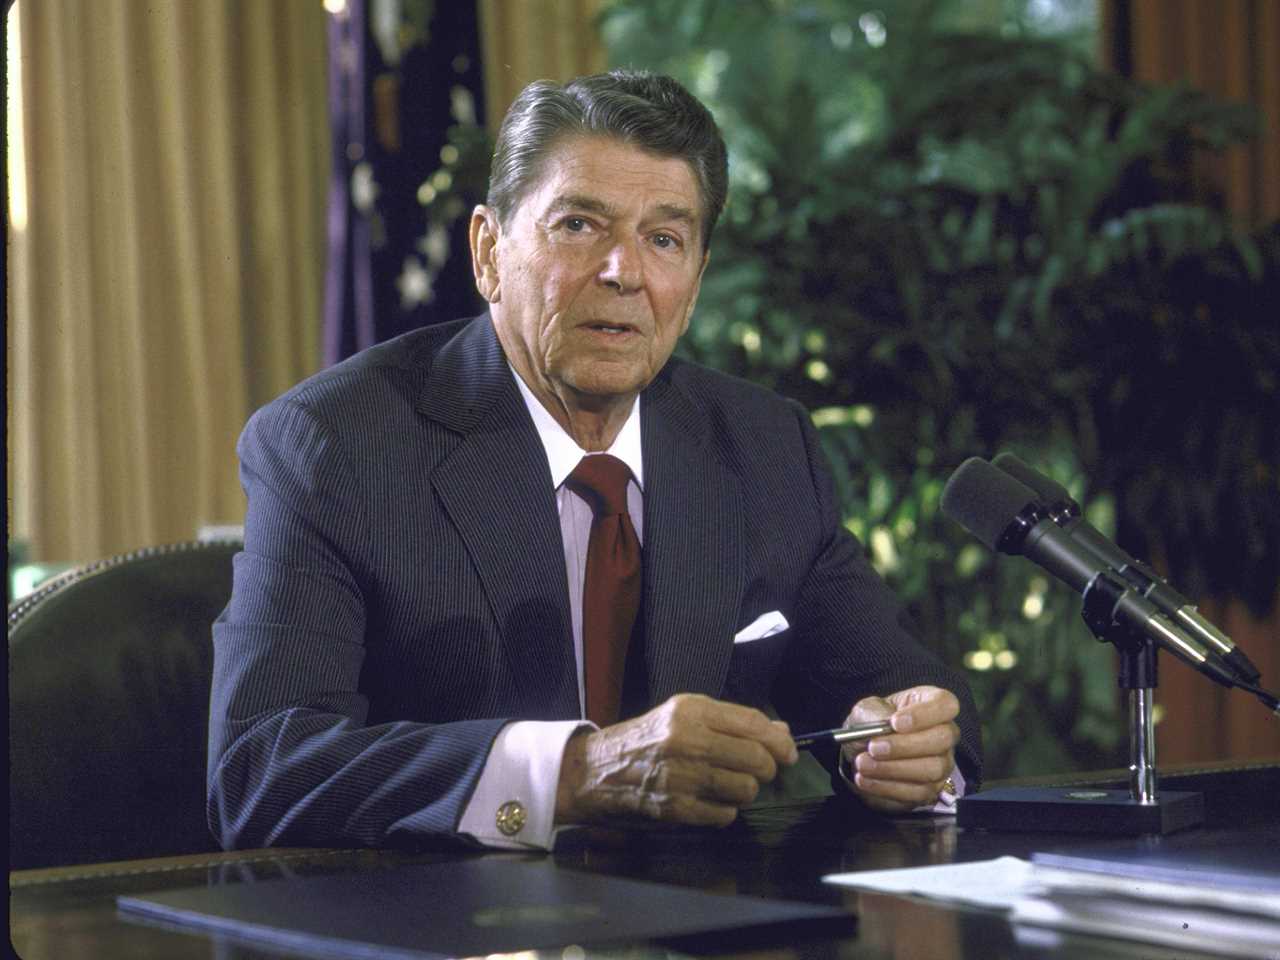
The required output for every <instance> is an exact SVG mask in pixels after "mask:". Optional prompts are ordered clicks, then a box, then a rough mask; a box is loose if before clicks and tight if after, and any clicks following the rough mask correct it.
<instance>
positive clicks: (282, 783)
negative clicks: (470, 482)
mask: <svg viewBox="0 0 1280 960" xmlns="http://www.w3.org/2000/svg"><path fill="white" fill-rule="evenodd" d="M238 452H239V455H240V462H241V482H242V484H243V486H244V489H245V493H246V495H247V497H248V512H247V514H246V518H245V545H244V550H243V552H241V553H240V554H238V555H237V556H236V559H235V575H234V586H233V591H232V597H231V601H230V603H229V604H228V606H227V608H226V610H224V611H223V613H222V615H221V616H220V617H219V618H218V621H217V622H216V623H215V625H214V628H213V649H214V656H213V680H212V695H211V701H210V716H209V757H208V782H207V787H208V819H209V825H210V829H211V830H212V831H213V834H214V836H215V837H217V838H218V839H219V841H220V842H221V843H222V845H223V846H224V847H225V848H227V849H232V848H240V847H259V846H271V845H289V844H292V845H301V846H320V845H346V846H350V845H366V846H380V845H388V844H397V843H408V842H416V841H421V840H423V839H426V838H433V837H435V838H444V837H453V836H454V835H455V834H454V832H455V830H456V827H457V823H458V819H459V817H460V816H461V812H462V810H463V808H464V807H465V805H466V802H467V800H468V798H469V797H470V795H471V791H472V790H473V789H474V786H475V783H476V781H477V779H478V778H479V776H480V772H481V770H482V769H483V766H484V763H485V759H486V757H487V755H488V751H489V748H490V745H491V744H492V742H493V739H494V737H495V736H496V735H497V734H498V732H499V730H501V729H502V727H503V726H504V724H505V723H506V721H505V720H502V719H493V720H489V719H486V720H473V721H461V722H452V723H444V724H423V723H410V722H393V723H383V724H378V725H373V726H369V725H366V722H365V721H366V718H367V715H368V701H367V699H366V698H365V697H364V696H362V695H361V693H360V692H359V678H360V671H361V667H362V664H363V662H364V655H365V648H364V634H365V593H364V583H363V576H362V571H361V569H360V561H359V557H360V556H361V554H362V546H363V545H364V541H363V540H362V531H367V529H368V528H367V527H366V526H365V513H364V510H365V507H364V504H363V503H362V500H363V498H362V496H361V491H360V486H359V483H358V482H357V479H356V474H355V472H354V470H353V469H352V468H351V465H350V464H349V463H347V462H346V461H345V460H344V456H343V451H342V450H341V449H339V444H338V443H337V441H336V439H335V438H334V436H333V434H332V433H331V432H330V431H329V430H328V429H326V427H325V426H324V424H323V423H322V422H321V421H320V420H319V419H318V418H317V417H316V416H315V415H314V414H312V413H311V412H310V411H309V410H308V409H307V408H306V407H304V406H302V405H301V404H299V403H297V402H295V401H290V400H287V399H285V400H280V401H276V402H275V403H273V404H271V405H269V406H268V407H266V408H264V409H263V410H261V411H259V412H258V413H257V414H256V415H255V416H254V417H253V418H252V419H251V420H250V422H249V424H248V426H247V427H246V428H245V431H244V433H243V435H242V436H241V439H240V444H239V447H238ZM366 535H367V534H366Z"/></svg>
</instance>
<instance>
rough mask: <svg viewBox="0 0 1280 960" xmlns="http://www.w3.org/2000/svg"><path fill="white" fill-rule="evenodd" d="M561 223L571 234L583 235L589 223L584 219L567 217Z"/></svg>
mask: <svg viewBox="0 0 1280 960" xmlns="http://www.w3.org/2000/svg"><path fill="white" fill-rule="evenodd" d="M560 223H561V226H563V227H564V228H565V229H566V230H568V231H569V232H570V233H581V232H582V231H583V230H585V229H587V226H588V224H587V221H586V220H585V219H583V218H582V217H565V218H564V219H563V220H562V221H560Z"/></svg>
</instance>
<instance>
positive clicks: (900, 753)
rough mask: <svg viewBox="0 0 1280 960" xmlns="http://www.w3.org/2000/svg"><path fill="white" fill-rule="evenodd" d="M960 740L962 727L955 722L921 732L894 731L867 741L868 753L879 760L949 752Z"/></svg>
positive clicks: (902, 758)
mask: <svg viewBox="0 0 1280 960" xmlns="http://www.w3.org/2000/svg"><path fill="white" fill-rule="evenodd" d="M959 742H960V728H959V727H957V726H956V725H955V724H954V723H946V724H941V725H939V726H936V727H929V728H928V729H927V730H921V731H920V732H919V733H892V734H890V735H889V736H887V737H876V738H875V739H873V740H871V741H869V742H868V743H867V751H866V752H867V753H869V754H871V756H873V757H875V758H876V759H877V760H904V759H907V758H910V757H928V756H933V755H934V754H941V753H947V752H949V751H950V750H952V749H954V748H955V745H956V744H957V743H959Z"/></svg>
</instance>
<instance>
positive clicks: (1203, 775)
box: [9, 761, 1280, 960]
mask: <svg viewBox="0 0 1280 960" xmlns="http://www.w3.org/2000/svg"><path fill="white" fill-rule="evenodd" d="M1116 775H1117V771H1106V772H1102V773H1099V774H1095V775H1093V776H1076V777H1073V778H1041V779H1040V780H1038V781H1036V782H1037V783H1040V784H1047V783H1054V784H1062V785H1065V784H1068V783H1072V784H1076V783H1079V784H1085V783H1088V784H1106V785H1110V786H1116V785H1118V784H1117V783H1116ZM1021 782H1022V783H1027V782H1028V781H1021ZM1161 786H1162V787H1163V788H1164V789H1170V790H1175V789H1176V790H1186V789H1194V790H1200V791H1203V792H1204V795H1205V805H1206V826H1205V827H1203V828H1197V829H1224V828H1226V829H1229V828H1232V827H1243V826H1258V825H1277V826H1280V761H1267V762H1255V763H1234V764H1217V765H1212V766H1209V765H1206V766H1203V767H1201V768H1197V769H1195V770H1190V769H1188V770H1186V771H1179V772H1178V773H1177V774H1175V775H1171V774H1170V773H1169V772H1166V773H1165V774H1164V775H1163V776H1162V779H1161ZM1096 839H1097V838H1079V837H1073V836H1071V835H1068V834H1060V833H1059V834H1047V833H1041V834H1028V833H997V832H994V831H984V830H968V829H960V828H957V827H956V825H955V822H954V820H953V819H951V818H932V817H902V818H895V819H889V820H884V819H879V818H872V817H870V816H865V817H860V816H854V817H852V818H851V817H850V814H849V807H848V806H847V805H844V804H840V803H838V802H837V801H834V800H831V799H826V800H822V799H816V800H810V801H801V802H794V803H789V804H779V805H775V806H771V807H759V808H754V809H751V810H748V811H745V812H744V813H743V815H742V816H741V817H740V818H739V821H738V822H737V823H735V824H734V825H733V826H731V827H729V828H727V829H725V830H721V831H696V830H687V829H680V830H670V831H652V830H645V831H639V830H637V831H626V832H623V831H616V832H614V831H599V830H581V831H574V832H571V833H569V834H566V835H565V836H564V837H563V838H562V841H561V843H560V844H559V845H558V847H557V849H556V851H555V853H554V854H551V855H550V856H551V857H552V858H553V860H554V862H555V863H556V865H557V866H559V867H564V868H568V869H576V870H586V871H594V872H601V873H606V874H613V875H617V876H625V877H633V878H638V879H644V880H650V881H656V882H660V883H667V884H675V885H682V886H688V887H695V888H699V889H703V890H708V891H712V892H716V893H738V894H747V895H756V896H768V897H777V898H782V899H791V900H803V901H808V902H813V903H823V904H832V905H843V906H844V907H845V908H846V909H848V910H850V911H851V912H853V913H855V914H857V917H858V924H857V929H856V930H854V931H852V932H851V933H849V934H847V935H845V936H842V937H831V936H825V937H817V938H804V937H803V935H801V937H800V938H799V939H797V940H795V941H794V942H791V943H789V944H787V945H785V946H783V947H781V948H776V947H775V948H771V949H767V950H753V951H751V952H746V953H744V952H742V951H741V950H740V949H739V950H737V951H736V952H733V953H732V955H734V956H738V957H752V958H760V960H789V958H797V960H798V958H807V957H822V958H841V960H844V958H849V960H855V958H895V960H904V958H915V957H922V958H935V960H950V958H956V960H959V958H965V960H969V958H988V957H1091V958H1112V957H1115V958H1120V957H1124V958H1132V960H1139V958H1141V960H1175V958H1177V960H1190V958H1197V957H1207V956H1210V955H1208V954H1203V953H1196V952H1194V951H1189V950H1186V949H1169V948H1164V947H1160V946H1156V945H1151V944H1143V943H1139V942H1137V941H1134V942H1125V941H1119V940H1107V939H1100V938H1094V937H1085V936H1082V935H1073V934H1067V933H1060V932H1054V931H1049V930H1044V929H1036V928H1017V927H1014V926H1013V925H1011V924H1009V923H1008V922H1007V921H1006V920H1005V919H1004V918H1003V917H1002V916H1001V915H999V914H996V913H992V912H986V911H978V910H969V909H961V908H953V907H948V906H943V905H940V904H936V903H930V902H925V901H923V900H917V899H913V898H907V897H897V896H889V895H885V894H873V893H868V892H859V891H855V890H851V889H848V888H843V887H835V886H831V885H829V884H824V883H822V882H821V877H822V876H823V875H825V874H828V873H835V872H843V871H851V870H879V869H888V868H893V867H908V866H922V865H927V864H944V863H952V862H962V861H971V860H987V859H991V858H993V857H998V856H1004V855H1012V856H1020V857H1026V856H1028V855H1029V854H1030V853H1031V852H1032V851H1035V850H1044V849H1051V848H1060V847H1064V846H1070V845H1072V844H1076V843H1081V842H1095V841H1096ZM479 855H481V856H512V855H510V854H500V853H489V854H479ZM457 856H459V854H458V853H457V852H453V853H449V852H440V851H436V852H416V853H413V852H405V851H390V850H382V851H377V850H297V849H290V850H284V849H280V850H257V851H241V852H236V853H216V854H203V855H192V856H184V857H167V858H162V859H156V860H138V861H129V862H122V863H110V864H92V865H86V866H82V867H57V868H51V869H46V870H23V871H16V872H13V873H11V874H10V875H9V892H10V900H9V910H10V915H9V919H10V937H11V940H12V943H13V945H14V946H15V947H16V949H17V951H18V954H19V955H20V956H22V957H25V958H27V960H38V958H57V960H72V958H79V957H93V958H114V957H121V958H123V957H128V958H139V960H141V958H165V960H170V958H172V960H181V958H187V957H201V958H208V957H216V958H227V960H232V958H236V960H244V958H265V957H275V956H280V954H278V953H269V952H265V951H263V950H261V949H255V948H253V947H249V946H244V945H241V944H238V943H232V942H229V941H226V940H223V939H219V938H215V937H210V936H208V935H205V934H202V933H197V932H190V933H188V932H179V931H176V930H170V929H164V928H160V927H156V926H146V925H142V924H140V923H138V922H135V921H131V920H125V919H122V918H120V917H119V916H118V915H117V913H116V907H115V898H116V897H117V896H118V895H121V894H142V893H149V892H153V891H157V890H162V889H177V888H181V887H192V886H201V885H215V884H228V883H254V882H257V881H261V880H270V879H276V878H299V877H306V876H316V875H322V874H338V873H355V872H368V871H381V870H388V869H393V868H395V867H396V866H399V865H402V864H407V863H427V862H432V861H439V860H444V859H451V858H456V857H457ZM642 946H643V945H637V949H636V950H635V951H632V952H631V955H633V956H653V957H663V956H667V955H668V954H665V953H664V952H662V951H656V952H655V951H649V952H648V953H646V952H645V951H644V950H643V949H642ZM592 953H593V952H592V951H588V953H587V956H588V957H590V956H591V955H592ZM544 956H545V957H547V958H549V960H551V955H550V954H540V955H539V957H544ZM553 960H560V955H559V953H556V954H555V957H554V958H553Z"/></svg>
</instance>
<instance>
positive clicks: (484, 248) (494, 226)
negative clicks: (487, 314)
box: [469, 204, 502, 303]
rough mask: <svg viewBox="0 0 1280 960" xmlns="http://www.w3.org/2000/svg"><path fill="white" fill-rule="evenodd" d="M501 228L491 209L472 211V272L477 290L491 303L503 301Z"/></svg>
mask: <svg viewBox="0 0 1280 960" xmlns="http://www.w3.org/2000/svg"><path fill="white" fill-rule="evenodd" d="M500 236H501V227H500V226H499V225H498V215H497V214H496V213H495V212H494V211H493V209H492V208H491V207H486V206H485V205H484V204H480V205H479V206H477V207H476V208H475V209H474V210H472V211H471V229H470V234H469V237H470V241H471V272H472V273H473V274H475V278H476V289H477V290H479V291H480V296H482V297H484V298H485V300H487V301H488V302H489V303H497V302H498V301H499V300H500V299H502V285H501V284H500V283H499V282H498V238H499V237H500Z"/></svg>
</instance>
